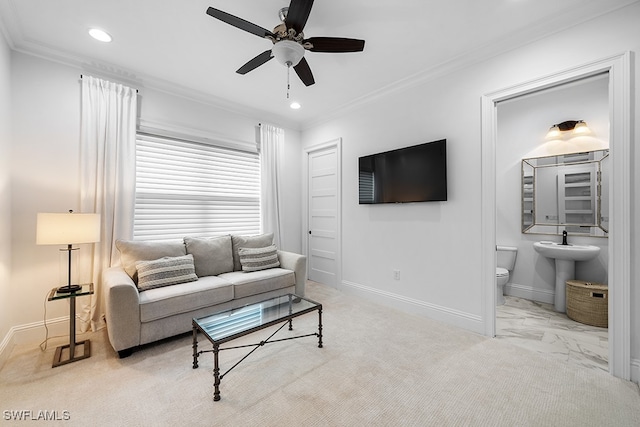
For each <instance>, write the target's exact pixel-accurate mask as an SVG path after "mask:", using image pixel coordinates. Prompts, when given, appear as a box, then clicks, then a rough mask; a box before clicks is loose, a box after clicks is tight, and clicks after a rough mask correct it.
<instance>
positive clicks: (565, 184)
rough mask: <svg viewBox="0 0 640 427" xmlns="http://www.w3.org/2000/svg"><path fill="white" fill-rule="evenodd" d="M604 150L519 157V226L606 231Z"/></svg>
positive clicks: (526, 229) (525, 230) (543, 231)
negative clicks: (520, 181)
mask: <svg viewBox="0 0 640 427" xmlns="http://www.w3.org/2000/svg"><path fill="white" fill-rule="evenodd" d="M609 168H610V160H609V150H597V151H587V152H583V153H572V154H564V155H560V156H547V157H535V158H529V159H522V232H523V233H527V234H558V235H560V234H562V232H563V231H565V230H566V231H567V233H570V234H574V235H584V236H594V237H607V234H608V230H609V175H610V171H609Z"/></svg>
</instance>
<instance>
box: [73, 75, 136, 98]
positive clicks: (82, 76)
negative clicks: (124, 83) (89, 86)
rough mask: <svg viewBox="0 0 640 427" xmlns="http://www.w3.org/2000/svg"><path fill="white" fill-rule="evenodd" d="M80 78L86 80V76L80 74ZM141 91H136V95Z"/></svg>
mask: <svg viewBox="0 0 640 427" xmlns="http://www.w3.org/2000/svg"><path fill="white" fill-rule="evenodd" d="M80 78H81V79H82V78H84V74H80ZM139 92H140V91H139V90H138V89H136V93H139Z"/></svg>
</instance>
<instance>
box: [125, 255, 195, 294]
mask: <svg viewBox="0 0 640 427" xmlns="http://www.w3.org/2000/svg"><path fill="white" fill-rule="evenodd" d="M136 270H137V271H138V290H139V291H141V292H142V291H146V290H149V289H154V288H161V287H163V286H171V285H177V284H179V283H187V282H193V281H196V280H198V276H196V269H195V267H194V265H193V255H191V254H188V255H183V256H178V257H164V258H160V259H156V260H153V261H139V262H138V263H137V264H136Z"/></svg>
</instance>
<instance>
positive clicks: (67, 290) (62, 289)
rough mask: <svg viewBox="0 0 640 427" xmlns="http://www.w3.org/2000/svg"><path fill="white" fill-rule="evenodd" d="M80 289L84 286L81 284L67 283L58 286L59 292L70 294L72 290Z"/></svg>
mask: <svg viewBox="0 0 640 427" xmlns="http://www.w3.org/2000/svg"><path fill="white" fill-rule="evenodd" d="M80 289H82V286H80V285H66V286H60V287H59V288H58V292H59V293H61V294H68V293H70V292H78V291H79V290H80Z"/></svg>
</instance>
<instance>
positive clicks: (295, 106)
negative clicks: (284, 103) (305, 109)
mask: <svg viewBox="0 0 640 427" xmlns="http://www.w3.org/2000/svg"><path fill="white" fill-rule="evenodd" d="M289 107H291V108H292V109H294V110H298V109H299V108H300V107H301V105H300V103H298V102H295V101H293V102H292V103H291V105H289Z"/></svg>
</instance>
